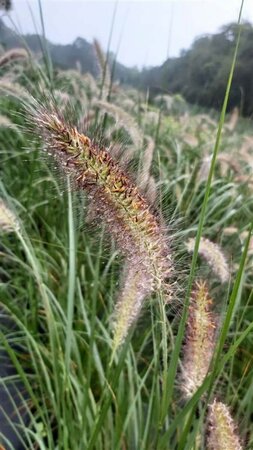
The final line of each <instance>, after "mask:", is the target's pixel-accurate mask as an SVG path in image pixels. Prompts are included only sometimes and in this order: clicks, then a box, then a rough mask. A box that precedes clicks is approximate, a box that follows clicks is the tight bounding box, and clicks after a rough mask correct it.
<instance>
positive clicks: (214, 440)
mask: <svg viewBox="0 0 253 450" xmlns="http://www.w3.org/2000/svg"><path fill="white" fill-rule="evenodd" d="M207 448H208V450H242V446H241V444H240V440H239V437H238V436H237V434H236V430H235V425H234V422H233V419H232V417H231V414H230V412H229V409H228V407H227V406H226V405H225V404H224V403H222V402H218V401H217V400H216V399H215V400H214V402H213V403H212V404H211V405H210V406H209V437H208V446H207Z"/></svg>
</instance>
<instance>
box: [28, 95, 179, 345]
mask: <svg viewBox="0 0 253 450" xmlns="http://www.w3.org/2000/svg"><path fill="white" fill-rule="evenodd" d="M27 113H28V115H29V116H30V118H29V121H30V123H33V125H35V127H36V129H37V131H38V134H39V135H40V136H41V137H42V139H43V142H44V146H45V150H46V151H48V153H49V154H50V155H52V156H53V157H54V158H55V159H56V161H57V162H58V163H59V165H60V166H61V167H62V168H63V169H64V171H65V172H66V174H68V175H70V176H71V177H72V180H73V184H74V186H75V187H76V188H77V189H79V190H81V191H85V192H86V194H87V197H88V200H89V207H90V208H93V210H94V212H95V214H96V217H97V219H99V221H103V223H104V224H105V225H106V228H107V231H108V233H109V234H110V235H111V236H112V237H113V238H114V240H115V242H116V243H117V246H118V249H119V250H120V252H121V254H122V255H123V256H124V257H125V271H124V274H123V278H122V287H121V291H120V294H119V298H118V302H117V306H116V309H115V315H114V321H115V326H114V348H117V347H118V346H119V345H120V344H121V343H122V342H123V341H124V339H125V337H126V335H127V333H128V330H129V328H130V326H131V325H132V323H133V322H134V321H135V320H136V319H137V317H138V314H139V312H140V309H141V307H142V305H143V302H144V300H145V298H146V297H147V296H148V295H150V294H151V293H152V292H154V291H157V290H162V291H163V292H164V294H165V295H166V296H168V297H169V296H170V295H171V287H170V285H169V284H168V283H167V280H168V279H169V278H170V277H171V272H172V262H171V251H170V247H169V244H168V240H167V237H166V235H165V232H164V230H163V228H162V226H161V224H160V222H159V219H158V216H157V215H156V214H155V213H153V212H152V210H151V207H150V205H149V203H148V202H147V200H146V199H145V198H144V196H143V195H142V194H141V193H140V191H139V189H138V187H137V186H136V184H135V183H134V182H133V181H132V180H131V179H130V177H129V175H128V174H127V173H126V172H125V171H124V170H122V169H121V167H120V166H119V164H118V163H117V161H116V160H114V159H113V158H112V156H111V155H110V153H109V152H108V150H107V149H106V148H104V147H102V146H99V145H97V144H96V143H95V142H94V141H93V140H92V139H90V138H89V137H88V136H86V135H83V134H80V133H79V132H78V131H77V129H76V127H73V126H71V125H70V124H68V123H67V122H66V121H65V120H64V118H63V117H62V116H61V115H60V113H59V112H58V111H57V110H56V108H55V107H54V106H53V105H52V104H51V103H50V102H49V104H48V105H47V106H43V105H42V104H41V103H39V102H37V101H34V102H33V104H31V105H30V106H29V107H27Z"/></svg>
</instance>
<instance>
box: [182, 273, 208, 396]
mask: <svg viewBox="0 0 253 450" xmlns="http://www.w3.org/2000/svg"><path fill="white" fill-rule="evenodd" d="M211 305H212V301H211V299H210V297H209V293H208V288H207V285H206V283H205V282H203V281H200V282H198V283H196V285H195V289H194V290H193V293H192V295H191V299H190V305H189V315H188V321H187V328H186V342H185V345H184V356H183V363H182V376H181V389H182V391H183V393H184V395H185V397H186V398H190V397H191V396H192V395H193V394H194V393H195V392H196V390H197V389H198V388H199V387H200V386H201V384H202V383H203V381H204V379H205V377H206V375H207V373H208V369H209V366H210V362H211V359H212V356H213V352H214V347H215V333H216V320H215V317H214V314H213V312H212V311H211Z"/></svg>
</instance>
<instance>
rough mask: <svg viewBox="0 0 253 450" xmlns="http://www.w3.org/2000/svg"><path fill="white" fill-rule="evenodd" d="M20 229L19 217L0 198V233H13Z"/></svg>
mask: <svg viewBox="0 0 253 450" xmlns="http://www.w3.org/2000/svg"><path fill="white" fill-rule="evenodd" d="M18 228H19V226H18V221H17V217H16V216H15V214H14V213H13V212H12V211H11V210H10V209H9V208H8V206H7V205H6V203H5V202H4V201H3V200H2V199H1V198H0V233H1V232H5V233H11V232H13V231H16V230H17V229H18Z"/></svg>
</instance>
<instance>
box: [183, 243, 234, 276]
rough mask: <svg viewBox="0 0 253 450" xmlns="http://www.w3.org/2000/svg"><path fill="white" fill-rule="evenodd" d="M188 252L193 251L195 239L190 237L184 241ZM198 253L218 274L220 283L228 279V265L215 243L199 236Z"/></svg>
mask: <svg viewBox="0 0 253 450" xmlns="http://www.w3.org/2000/svg"><path fill="white" fill-rule="evenodd" d="M186 247H187V250H188V252H193V250H194V247H195V239H194V238H190V239H189V240H188V242H187V243H186ZM199 254H200V255H201V256H202V257H203V258H204V259H205V260H206V261H207V263H208V264H209V266H210V267H211V269H212V270H213V272H214V273H215V274H216V275H217V276H218V278H219V279H220V281H221V282H222V283H226V282H227V281H228V280H229V267H228V263H227V261H226V258H225V256H224V254H223V253H222V250H221V249H220V247H219V246H218V245H217V244H214V243H213V242H211V241H210V240H209V239H206V238H204V237H201V239H200V243H199Z"/></svg>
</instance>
